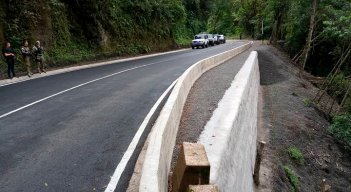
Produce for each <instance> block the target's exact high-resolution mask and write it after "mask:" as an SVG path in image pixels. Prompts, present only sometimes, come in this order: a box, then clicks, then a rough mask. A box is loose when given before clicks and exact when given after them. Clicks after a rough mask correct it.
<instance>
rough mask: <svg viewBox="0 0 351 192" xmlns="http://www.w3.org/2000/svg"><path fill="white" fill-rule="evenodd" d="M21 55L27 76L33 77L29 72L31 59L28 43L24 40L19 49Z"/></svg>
mask: <svg viewBox="0 0 351 192" xmlns="http://www.w3.org/2000/svg"><path fill="white" fill-rule="evenodd" d="M21 53H22V58H23V61H24V63H25V64H26V65H27V75H28V77H31V76H32V75H33V73H32V71H31V61H30V60H31V57H32V54H31V52H30V49H29V47H28V41H27V40H24V42H23V45H22V47H21Z"/></svg>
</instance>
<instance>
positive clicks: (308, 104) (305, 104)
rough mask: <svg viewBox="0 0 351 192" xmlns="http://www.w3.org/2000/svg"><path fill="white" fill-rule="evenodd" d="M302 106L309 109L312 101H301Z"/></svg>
mask: <svg viewBox="0 0 351 192" xmlns="http://www.w3.org/2000/svg"><path fill="white" fill-rule="evenodd" d="M303 105H304V106H305V107H311V106H312V101H311V100H310V99H304V100H303Z"/></svg>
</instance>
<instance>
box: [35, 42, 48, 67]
mask: <svg viewBox="0 0 351 192" xmlns="http://www.w3.org/2000/svg"><path fill="white" fill-rule="evenodd" d="M32 53H33V55H34V59H35V62H36V63H37V64H38V71H39V73H41V72H44V73H46V71H45V69H44V48H43V47H42V46H40V41H37V42H36V43H35V45H34V46H33V50H32Z"/></svg>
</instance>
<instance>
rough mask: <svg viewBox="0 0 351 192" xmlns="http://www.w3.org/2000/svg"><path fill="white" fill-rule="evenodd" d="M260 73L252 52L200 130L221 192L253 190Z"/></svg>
mask: <svg viewBox="0 0 351 192" xmlns="http://www.w3.org/2000/svg"><path fill="white" fill-rule="evenodd" d="M259 87H260V73H259V67H258V59H257V52H256V51H253V52H251V54H250V56H249V58H248V59H247V60H246V62H245V64H244V65H243V67H242V68H241V69H240V71H239V72H238V74H237V75H236V76H235V78H234V80H233V82H232V84H231V87H230V88H229V89H228V90H227V91H226V92H225V94H224V96H223V98H222V100H221V101H220V102H219V104H218V107H217V109H216V110H215V111H214V112H213V115H212V117H211V119H210V120H209V121H208V122H207V124H206V126H205V128H204V131H203V132H202V133H201V135H200V138H199V143H201V144H203V145H204V146H205V150H206V153H207V155H208V159H209V161H210V164H211V171H210V172H211V174H210V183H211V184H216V185H217V186H218V188H219V191H245V192H252V191H253V190H254V189H253V173H254V166H255V156H256V139H257V115H258V113H257V110H258V92H259Z"/></svg>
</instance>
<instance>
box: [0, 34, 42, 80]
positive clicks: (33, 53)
mask: <svg viewBox="0 0 351 192" xmlns="http://www.w3.org/2000/svg"><path fill="white" fill-rule="evenodd" d="M2 54H3V56H4V57H5V61H6V64H7V76H8V78H9V79H12V78H13V77H16V74H15V62H16V54H15V51H14V50H13V48H12V47H11V43H10V42H6V44H5V47H4V48H3V50H2ZM21 54H22V60H23V62H24V63H25V64H26V66H27V75H28V77H31V76H32V75H33V73H32V69H31V63H32V60H34V61H35V62H36V63H37V65H38V72H39V73H42V72H44V73H46V71H45V69H44V48H43V47H42V46H41V45H40V41H37V42H36V43H35V45H34V46H33V48H32V50H30V48H29V44H28V41H27V40H24V41H23V44H22V46H21Z"/></svg>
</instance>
